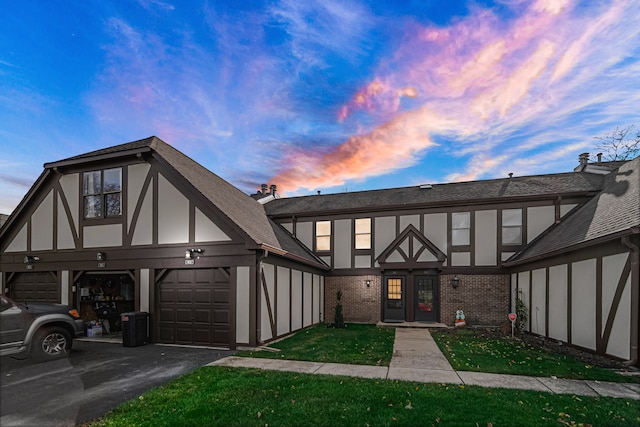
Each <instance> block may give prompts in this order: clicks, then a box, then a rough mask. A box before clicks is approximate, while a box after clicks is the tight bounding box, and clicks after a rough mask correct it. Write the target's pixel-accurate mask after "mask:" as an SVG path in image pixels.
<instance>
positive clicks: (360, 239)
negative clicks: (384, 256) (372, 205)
mask: <svg viewBox="0 0 640 427" xmlns="http://www.w3.org/2000/svg"><path fill="white" fill-rule="evenodd" d="M355 237H356V238H355V246H356V249H371V218H359V219H356V235H355Z"/></svg>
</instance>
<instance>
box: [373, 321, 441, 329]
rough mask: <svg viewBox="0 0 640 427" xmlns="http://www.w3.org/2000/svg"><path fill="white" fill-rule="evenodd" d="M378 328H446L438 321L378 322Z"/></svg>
mask: <svg viewBox="0 0 640 427" xmlns="http://www.w3.org/2000/svg"><path fill="white" fill-rule="evenodd" d="M376 326H377V327H378V328H448V326H447V325H445V324H444V323H439V322H378V323H377V325H376Z"/></svg>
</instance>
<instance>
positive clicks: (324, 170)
mask: <svg viewBox="0 0 640 427" xmlns="http://www.w3.org/2000/svg"><path fill="white" fill-rule="evenodd" d="M417 123H421V124H422V125H419V126H418V125H416V124H417ZM457 125H459V124H457V123H456V122H455V119H453V118H447V117H443V116H441V115H439V114H438V113H436V112H434V111H432V110H428V109H421V110H418V111H414V112H410V113H405V114H402V115H399V116H397V117H396V118H394V119H393V120H390V121H388V122H387V123H385V124H383V125H381V126H379V127H377V128H375V129H374V130H373V131H372V132H370V133H368V134H366V135H356V136H352V137H350V138H349V139H348V140H347V141H345V142H344V143H342V144H340V145H339V146H338V147H336V148H335V149H334V150H332V151H331V152H329V153H314V152H308V151H304V152H300V151H297V152H294V153H291V154H290V155H289V156H287V158H285V159H283V164H287V165H289V166H288V167H287V169H286V170H284V171H282V172H281V173H279V174H278V175H277V176H275V177H274V178H273V179H271V180H270V182H275V183H277V185H278V187H279V188H281V191H282V192H293V191H296V190H298V189H300V188H306V189H308V190H314V189H317V188H326V187H333V186H337V185H342V184H344V182H345V181H346V180H350V179H353V180H360V179H364V178H366V177H370V176H376V175H380V174H383V173H387V172H391V171H393V170H395V169H397V168H398V167H407V166H410V165H412V164H414V163H415V162H416V160H417V158H418V156H419V154H420V153H421V152H422V151H423V150H425V149H427V148H428V147H431V146H433V145H434V143H433V141H432V140H431V139H430V137H429V134H430V133H431V132H432V131H437V130H443V129H450V128H452V127H455V126H457Z"/></svg>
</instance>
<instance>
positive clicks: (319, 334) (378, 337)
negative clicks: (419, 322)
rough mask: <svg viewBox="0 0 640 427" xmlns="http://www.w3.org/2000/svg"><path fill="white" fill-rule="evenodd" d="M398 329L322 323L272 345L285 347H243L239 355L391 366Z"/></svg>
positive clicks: (271, 345)
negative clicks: (252, 348) (336, 326)
mask: <svg viewBox="0 0 640 427" xmlns="http://www.w3.org/2000/svg"><path fill="white" fill-rule="evenodd" d="M394 338H395V329H393V328H376V326H375V325H361V324H353V323H350V324H348V325H347V327H346V328H344V329H333V328H327V327H326V325H324V324H320V325H315V326H312V327H311V328H309V329H305V330H302V331H299V332H297V333H296V334H295V335H292V336H290V337H288V338H286V339H284V340H282V341H279V342H277V343H273V344H270V345H269V347H271V348H276V349H279V350H281V351H280V352H277V353H273V352H270V351H265V350H261V351H242V352H240V353H238V354H237V356H246V357H260V358H268V359H286V360H306V361H313V362H331V363H349V364H354V365H378V366H389V362H391V356H392V354H393V340H394Z"/></svg>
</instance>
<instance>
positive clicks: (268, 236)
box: [52, 136, 325, 267]
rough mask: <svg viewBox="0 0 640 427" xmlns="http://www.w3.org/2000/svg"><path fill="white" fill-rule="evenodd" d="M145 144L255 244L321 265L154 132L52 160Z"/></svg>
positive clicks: (256, 206) (258, 208)
mask: <svg viewBox="0 0 640 427" xmlns="http://www.w3.org/2000/svg"><path fill="white" fill-rule="evenodd" d="M146 147H148V148H150V149H151V150H153V151H155V152H156V153H158V154H159V155H160V157H161V158H162V159H164V160H165V161H166V162H167V163H168V164H169V165H170V166H171V167H173V168H174V169H175V170H176V171H177V172H178V173H179V174H180V175H182V176H183V177H184V178H185V179H186V180H187V181H188V182H189V183H191V185H193V186H194V187H195V188H196V189H197V190H198V191H199V192H200V193H201V194H202V195H203V196H205V197H206V198H207V199H208V200H209V201H210V202H211V203H212V204H213V205H215V206H216V207H217V208H218V209H219V210H220V211H221V212H222V213H223V214H224V215H225V216H226V217H227V218H229V219H230V220H231V221H232V222H233V223H234V224H236V225H237V226H238V227H239V228H240V229H241V230H243V231H244V232H245V233H246V234H247V236H248V237H249V238H250V239H251V240H252V241H253V242H255V243H256V244H257V245H267V246H270V247H272V248H274V249H279V250H282V251H283V252H285V253H289V254H293V255H295V256H296V257H297V258H302V259H303V260H304V261H306V262H307V263H310V264H314V265H316V266H320V267H325V264H324V263H323V262H322V261H320V260H319V259H318V258H316V257H315V256H314V255H313V254H311V253H310V252H309V251H308V250H307V249H306V248H304V246H302V245H301V244H300V243H299V242H298V241H296V240H295V239H294V238H293V237H292V236H291V235H290V234H288V233H287V232H286V231H284V230H282V229H281V227H280V226H278V225H277V224H275V223H274V222H273V221H271V220H270V219H269V218H268V217H267V215H266V213H265V211H264V206H263V205H261V204H260V203H258V202H257V201H256V200H254V199H252V198H251V197H249V196H248V195H246V194H245V193H243V192H242V191H240V190H239V189H237V188H236V187H234V186H233V185H231V184H230V183H228V182H227V181H225V180H224V179H222V178H220V177H219V176H218V175H216V174H214V173H213V172H211V171H210V170H208V169H207V168H205V167H204V166H202V165H201V164H199V163H198V162H196V161H194V160H193V159H191V158H190V157H188V156H187V155H185V154H184V153H182V152H180V151H178V150H177V149H175V148H173V147H172V146H171V145H169V144H167V143H166V142H164V141H162V140H161V139H159V138H157V137H155V136H152V137H149V138H145V139H141V140H138V141H133V142H130V143H126V144H121V145H116V146H113V147H109V148H105V149H102V150H97V151H92V152H90V153H86V154H82V155H79V156H74V157H70V158H68V159H65V160H61V161H59V162H56V163H64V162H69V161H85V160H88V159H90V158H93V157H99V156H103V155H109V154H118V153H122V154H126V152H127V151H133V150H137V149H141V148H146ZM54 164H55V163H54ZM52 165H53V164H52Z"/></svg>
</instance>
